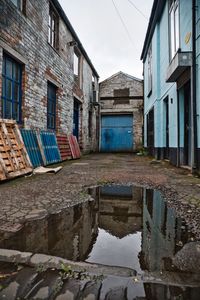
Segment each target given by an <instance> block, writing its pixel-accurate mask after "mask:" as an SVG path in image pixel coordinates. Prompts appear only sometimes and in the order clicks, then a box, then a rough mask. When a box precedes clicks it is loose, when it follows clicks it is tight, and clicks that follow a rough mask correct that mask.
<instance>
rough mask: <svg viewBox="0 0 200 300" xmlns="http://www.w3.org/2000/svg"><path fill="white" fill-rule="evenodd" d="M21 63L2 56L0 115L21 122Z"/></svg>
mask: <svg viewBox="0 0 200 300" xmlns="http://www.w3.org/2000/svg"><path fill="white" fill-rule="evenodd" d="M21 81H22V65H21V64H19V63H18V62H16V61H15V60H14V59H13V58H11V57H9V56H7V55H4V56H3V71H2V117H3V118H5V119H14V120H16V121H17V122H18V123H21V115H22V112H21V102H22V101H21V99H22V84H21Z"/></svg>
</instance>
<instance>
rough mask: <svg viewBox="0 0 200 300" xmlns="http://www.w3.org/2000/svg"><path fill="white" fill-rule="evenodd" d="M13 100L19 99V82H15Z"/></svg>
mask: <svg viewBox="0 0 200 300" xmlns="http://www.w3.org/2000/svg"><path fill="white" fill-rule="evenodd" d="M13 97H14V98H13V101H17V102H18V101H19V85H18V84H17V83H14V95H13Z"/></svg>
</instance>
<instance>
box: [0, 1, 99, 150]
mask: <svg viewBox="0 0 200 300" xmlns="http://www.w3.org/2000/svg"><path fill="white" fill-rule="evenodd" d="M25 5H26V7H25V11H23V12H21V11H20V10H18V9H17V8H16V6H15V5H14V4H13V3H12V2H11V1H9V0H2V1H1V4H0V12H1V17H0V73H2V67H1V66H2V61H3V53H6V54H8V55H10V56H12V57H13V58H14V59H15V60H17V61H18V62H19V63H21V64H22V68H23V76H22V77H23V78H22V126H24V127H25V128H34V129H35V128H40V129H46V128H47V83H48V82H51V83H53V84H54V85H55V86H56V87H57V99H56V100H57V103H56V104H57V109H56V131H57V132H60V133H63V134H70V133H72V130H73V103H74V96H76V92H74V74H73V57H74V46H72V45H70V44H69V42H70V41H73V40H74V37H73V35H72V33H71V31H70V30H69V29H68V27H67V26H66V22H65V20H63V18H62V17H60V16H59V47H58V49H55V48H53V47H52V46H51V45H50V44H49V43H48V19H49V1H47V0H40V1H39V0H26V1H25ZM58 14H59V12H58ZM80 53H81V52H80ZM81 62H82V63H83V62H85V64H86V65H87V72H88V74H87V72H83V74H82V76H83V86H82V87H81V89H82V90H87V89H89V92H88V93H84V96H83V97H82V98H81V99H80V101H81V102H83V103H84V105H83V107H82V113H83V115H87V112H86V111H85V110H88V106H89V104H88V103H89V102H90V98H91V95H92V91H91V86H92V74H93V71H92V69H91V66H90V65H89V64H88V63H87V60H86V59H85V57H84V55H83V54H82V53H81ZM85 77H86V79H85ZM1 80H2V79H1V78H0V94H1V86H2V83H1ZM1 107H2V105H0V109H1ZM0 114H1V111H0ZM83 120H84V121H83V128H82V127H80V132H81V134H80V135H82V137H83V140H84V141H85V140H86V141H87V142H84V143H83V147H85V145H87V148H88V149H87V150H94V149H91V148H90V143H89V142H88V140H89V137H88V130H87V129H85V128H87V127H88V121H87V120H88V119H87V118H85V117H84V118H83ZM94 122H95V119H94ZM95 126H96V125H95V124H94V127H95ZM83 150H85V149H84V148H83Z"/></svg>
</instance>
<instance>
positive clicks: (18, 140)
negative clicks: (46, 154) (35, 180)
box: [0, 119, 32, 180]
mask: <svg viewBox="0 0 200 300" xmlns="http://www.w3.org/2000/svg"><path fill="white" fill-rule="evenodd" d="M31 171H32V165H31V162H30V159H29V156H28V154H27V151H26V148H25V146H24V143H23V140H22V137H21V134H20V131H19V128H18V126H17V124H16V122H15V121H13V120H3V119H0V180H5V179H10V178H14V177H17V176H21V175H24V174H27V173H30V172H31Z"/></svg>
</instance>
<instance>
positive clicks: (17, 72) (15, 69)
mask: <svg viewBox="0 0 200 300" xmlns="http://www.w3.org/2000/svg"><path fill="white" fill-rule="evenodd" d="M13 79H15V80H16V81H19V80H20V68H19V66H18V65H17V64H13Z"/></svg>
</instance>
